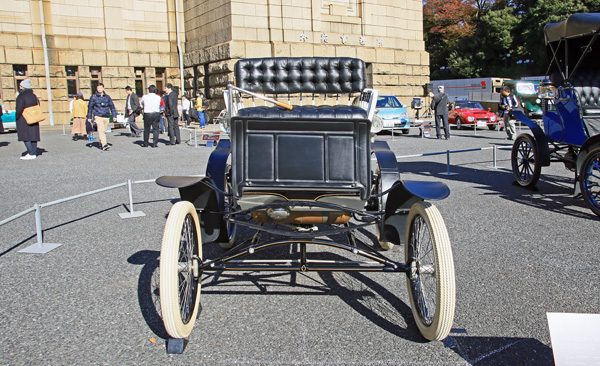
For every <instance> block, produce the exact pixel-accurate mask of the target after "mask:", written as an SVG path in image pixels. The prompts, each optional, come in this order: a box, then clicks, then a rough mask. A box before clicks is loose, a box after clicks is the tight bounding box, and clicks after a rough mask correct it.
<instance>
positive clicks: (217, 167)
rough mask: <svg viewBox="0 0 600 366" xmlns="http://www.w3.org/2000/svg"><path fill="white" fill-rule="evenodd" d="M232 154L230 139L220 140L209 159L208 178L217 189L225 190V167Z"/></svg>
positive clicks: (207, 166)
mask: <svg viewBox="0 0 600 366" xmlns="http://www.w3.org/2000/svg"><path fill="white" fill-rule="evenodd" d="M230 154H231V141H229V140H228V139H222V140H219V143H218V144H217V147H216V148H215V149H214V150H213V152H212V153H211V154H210V157H209V158H208V164H207V165H206V176H207V177H209V178H210V179H211V180H212V181H213V182H214V184H215V186H216V187H217V188H219V189H220V190H222V191H224V190H225V167H226V166H227V159H228V158H229V155H230Z"/></svg>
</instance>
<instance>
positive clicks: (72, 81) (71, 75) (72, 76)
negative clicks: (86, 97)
mask: <svg viewBox="0 0 600 366" xmlns="http://www.w3.org/2000/svg"><path fill="white" fill-rule="evenodd" d="M65 73H66V75H67V94H68V95H69V98H73V97H75V95H77V93H78V90H79V81H78V79H77V73H78V68H77V66H65Z"/></svg>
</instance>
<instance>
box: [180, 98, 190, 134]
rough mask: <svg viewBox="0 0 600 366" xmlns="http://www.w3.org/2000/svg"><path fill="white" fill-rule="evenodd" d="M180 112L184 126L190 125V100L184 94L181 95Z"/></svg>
mask: <svg viewBox="0 0 600 366" xmlns="http://www.w3.org/2000/svg"><path fill="white" fill-rule="evenodd" d="M181 113H182V114H183V120H184V121H185V126H186V127H187V126H189V125H190V100H189V99H188V98H187V97H186V96H185V94H184V95H182V96H181Z"/></svg>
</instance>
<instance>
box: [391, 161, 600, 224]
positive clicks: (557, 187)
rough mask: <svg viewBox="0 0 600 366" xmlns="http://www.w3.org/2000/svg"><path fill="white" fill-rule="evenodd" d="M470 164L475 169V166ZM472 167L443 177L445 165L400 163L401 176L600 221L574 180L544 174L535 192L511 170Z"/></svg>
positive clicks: (456, 167)
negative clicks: (462, 185)
mask: <svg viewBox="0 0 600 366" xmlns="http://www.w3.org/2000/svg"><path fill="white" fill-rule="evenodd" d="M468 165H469V166H472V165H473V163H469V164H468ZM469 166H466V165H450V171H451V172H452V173H458V175H440V173H443V172H446V171H447V165H446V164H445V163H434V162H414V161H410V162H403V161H400V162H398V169H399V170H400V176H401V177H402V174H403V173H407V172H410V173H411V174H416V175H420V176H426V177H435V178H437V179H440V180H442V179H443V180H446V181H460V182H469V183H473V184H476V185H478V186H477V187H476V189H477V190H482V191H483V190H485V191H487V192H484V193H481V192H477V191H475V192H474V194H483V195H498V196H499V197H500V198H503V199H506V200H509V201H512V202H517V203H520V204H523V205H525V206H530V207H534V208H539V209H542V210H547V211H553V212H556V213H560V214H563V215H569V216H573V217H577V218H581V219H587V220H593V221H597V216H596V215H594V214H593V213H592V212H591V211H589V210H588V209H587V206H586V205H585V202H584V201H583V199H582V198H574V197H573V196H572V193H573V180H572V179H570V178H566V177H561V176H554V175H547V174H543V171H542V178H541V179H540V181H539V182H538V184H537V189H536V190H531V189H526V188H523V187H521V186H519V185H515V184H513V183H514V182H515V180H514V177H513V174H512V171H511V170H507V169H495V170H494V169H489V170H482V169H480V168H470V167H469ZM451 194H452V193H451ZM572 206H577V207H580V208H582V209H584V212H580V211H577V210H575V209H572V208H570V207H572Z"/></svg>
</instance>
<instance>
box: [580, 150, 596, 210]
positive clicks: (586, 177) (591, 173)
mask: <svg viewBox="0 0 600 366" xmlns="http://www.w3.org/2000/svg"><path fill="white" fill-rule="evenodd" d="M579 177H580V178H579V184H580V188H581V193H582V195H583V199H584V201H585V203H586V204H587V205H588V207H589V208H590V209H591V210H592V212H594V213H595V214H596V215H598V216H600V147H597V148H595V149H593V150H592V151H590V153H588V154H587V156H586V157H585V159H584V161H583V165H582V166H581V172H580V174H579Z"/></svg>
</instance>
